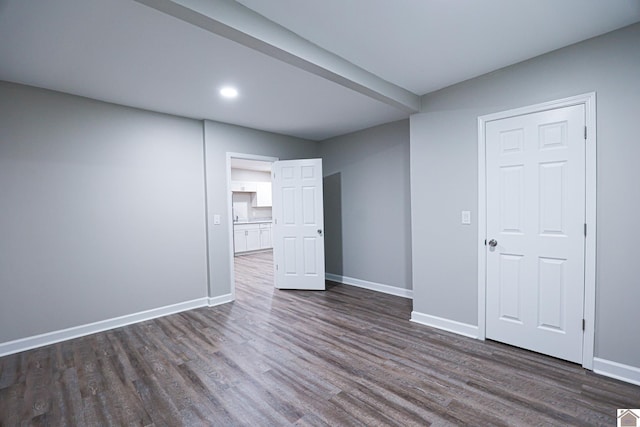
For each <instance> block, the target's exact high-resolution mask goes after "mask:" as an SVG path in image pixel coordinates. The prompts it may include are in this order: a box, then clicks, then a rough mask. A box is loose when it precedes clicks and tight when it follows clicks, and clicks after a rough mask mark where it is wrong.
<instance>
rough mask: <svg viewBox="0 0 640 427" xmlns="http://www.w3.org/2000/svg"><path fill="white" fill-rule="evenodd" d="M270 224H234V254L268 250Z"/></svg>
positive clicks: (269, 244)
mask: <svg viewBox="0 0 640 427" xmlns="http://www.w3.org/2000/svg"><path fill="white" fill-rule="evenodd" d="M271 247H272V243H271V223H268V222H267V223H254V224H235V225H234V226H233V248H234V249H233V251H234V253H241V252H249V251H257V250H260V249H270V248H271Z"/></svg>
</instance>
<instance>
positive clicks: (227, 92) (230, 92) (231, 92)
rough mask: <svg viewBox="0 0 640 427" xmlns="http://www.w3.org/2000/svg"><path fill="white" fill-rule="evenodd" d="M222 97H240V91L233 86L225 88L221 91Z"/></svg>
mask: <svg viewBox="0 0 640 427" xmlns="http://www.w3.org/2000/svg"><path fill="white" fill-rule="evenodd" d="M220 95H222V96H223V97H225V98H235V97H236V96H238V90H237V89H236V88H233V87H231V86H225V87H223V88H222V89H220Z"/></svg>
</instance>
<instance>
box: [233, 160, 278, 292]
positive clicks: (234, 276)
mask: <svg viewBox="0 0 640 427" xmlns="http://www.w3.org/2000/svg"><path fill="white" fill-rule="evenodd" d="M231 159H245V160H260V161H263V162H271V163H273V162H275V161H278V160H280V159H279V158H278V157H269V156H260V155H257V154H243V153H232V152H227V218H228V220H227V233H228V236H229V278H230V280H231V301H234V300H235V299H236V272H235V265H234V258H235V253H234V251H233V197H232V192H231Z"/></svg>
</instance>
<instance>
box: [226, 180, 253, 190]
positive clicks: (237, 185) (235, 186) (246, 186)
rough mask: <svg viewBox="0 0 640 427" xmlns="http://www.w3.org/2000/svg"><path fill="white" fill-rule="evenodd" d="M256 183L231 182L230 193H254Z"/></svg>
mask: <svg viewBox="0 0 640 427" xmlns="http://www.w3.org/2000/svg"><path fill="white" fill-rule="evenodd" d="M257 184H258V183H257V182H249V181H231V191H236V192H245V193H255V192H256V191H258V185H257Z"/></svg>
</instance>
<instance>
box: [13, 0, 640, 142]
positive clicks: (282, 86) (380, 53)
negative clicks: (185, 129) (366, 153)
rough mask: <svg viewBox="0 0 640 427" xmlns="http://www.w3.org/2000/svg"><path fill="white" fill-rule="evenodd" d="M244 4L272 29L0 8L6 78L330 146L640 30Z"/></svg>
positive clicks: (625, 9)
mask: <svg viewBox="0 0 640 427" xmlns="http://www.w3.org/2000/svg"><path fill="white" fill-rule="evenodd" d="M240 1H241V3H243V4H244V5H246V6H248V7H250V8H252V9H254V10H255V11H257V12H258V13H259V14H261V15H264V16H266V17H267V18H269V19H270V20H271V21H274V22H271V21H269V20H267V19H265V18H264V17H262V16H259V15H256V14H255V13H253V12H252V11H251V10H249V9H247V8H245V7H243V6H241V5H240V4H238V3H235V2H233V1H231V0H173V1H170V0H163V1H160V0H138V1H134V0H47V1H36V0H0V80H7V81H12V82H17V83H23V84H28V85H32V86H38V87H43V88H47V89H53V90H58V91H62V92H67V93H71V94H75V95H80V96H86V97H90V98H94V99H99V100H104V101H108V102H114V103H118V104H122V105H128V106H133V107H137V108H144V109H148V110H152V111H159V112H164V113H169V114H176V115H180V116H185V117H191V118H196V119H210V120H217V121H222V122H227V123H233V124H238V125H242V126H247V127H252V128H256V129H262V130H267V131H271V132H277V133H283V134H287V135H293V136H297V137H301V138H307V139H314V140H322V139H325V138H328V137H331V136H336V135H341V134H344V133H349V132H352V131H356V130H359V129H363V128H367V127H370V126H374V125H377V124H382V123H386V122H390V121H394V120H399V119H402V118H406V117H408V115H409V113H410V112H411V111H415V108H416V107H415V105H417V100H418V98H417V95H422V94H423V93H426V92H430V91H432V90H435V89H438V88H441V87H444V86H447V85H450V84H453V83H456V82H458V81H462V80H465V79H468V78H470V77H473V76H477V75H479V74H482V73H485V72H488V71H492V70H494V69H497V68H500V67H503V66H506V65H509V64H512V63H514V62H518V61H521V60H524V59H527V58H530V57H533V56H536V55H538V54H541V53H544V52H547V51H549V50H553V49H556V48H559V47H562V46H565V45H568V44H571V43H574V42H577V41H579V40H583V39H586V38H589V37H592V36H595V35H598V34H601V33H604V32H607V31H610V30H613V29H616V28H620V27H622V26H625V25H628V24H630V23H633V22H637V21H640V0H606V1H605V0H563V1H557V0H535V1H533V0H528V1H525V0H519V1H514V0H484V1H482V2H478V1H477V0H456V1H444V0H396V1H394V2H389V1H388V0H350V1H348V2H347V1H344V0H322V1H301V0H269V1H263V0H240ZM143 3H146V4H147V5H145V4H143ZM148 5H150V6H152V7H149V6H148ZM207 7H208V9H207ZM198 8H200V9H198ZM158 9H159V10H158ZM227 9H228V10H227ZM194 11H197V12H198V13H195V12H194ZM225 11H226V12H228V13H227V14H226V15H225V14H224V13H223V12H225ZM216 15H219V16H216ZM276 23H277V24H280V25H282V26H284V27H286V28H282V27H280V26H279V25H277V24H276ZM194 24H195V25H194ZM243 26H244V27H243ZM229 28H231V30H229ZM287 29H288V30H291V31H293V32H291V31H287ZM294 33H297V35H296V34H294ZM299 36H301V37H299ZM303 38H304V39H307V40H309V41H310V42H309V41H307V40H303ZM345 59H346V61H345ZM354 64H355V65H354ZM223 84H234V85H236V86H237V87H238V89H239V91H240V96H239V97H238V99H236V100H233V101H229V100H222V99H220V98H219V97H218V94H217V90H218V88H219V87H220V86H221V85H223ZM410 92H413V94H412V93H410Z"/></svg>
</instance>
